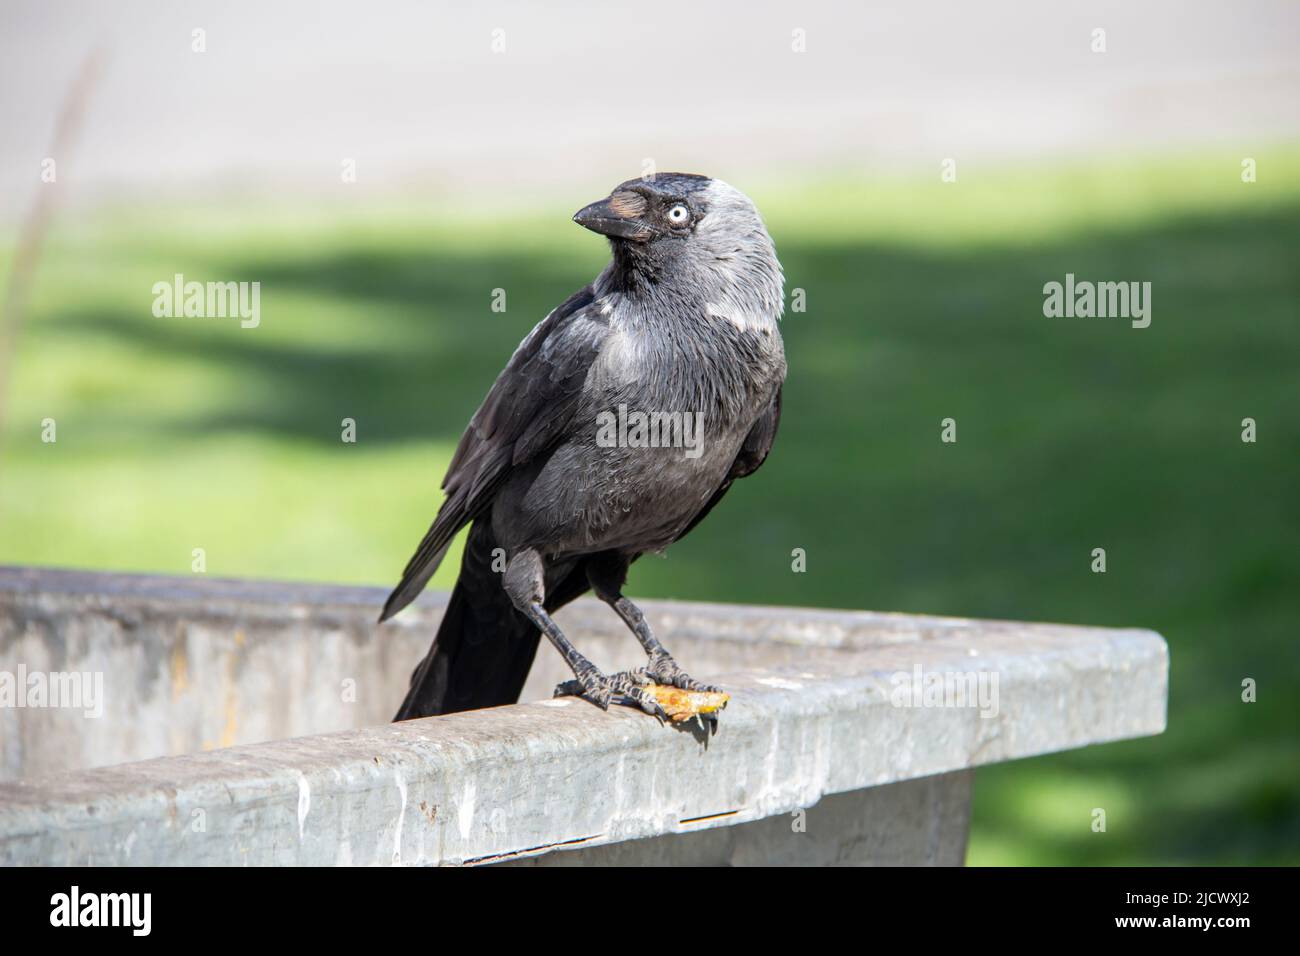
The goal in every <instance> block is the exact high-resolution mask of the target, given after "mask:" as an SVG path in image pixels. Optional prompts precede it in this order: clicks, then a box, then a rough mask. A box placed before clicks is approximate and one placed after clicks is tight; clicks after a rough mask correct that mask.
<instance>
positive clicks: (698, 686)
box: [634, 654, 722, 694]
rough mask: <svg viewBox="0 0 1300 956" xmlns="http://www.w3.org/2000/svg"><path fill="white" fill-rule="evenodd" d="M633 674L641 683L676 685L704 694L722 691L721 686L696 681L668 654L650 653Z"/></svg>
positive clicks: (682, 688)
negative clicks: (643, 664) (644, 663)
mask: <svg viewBox="0 0 1300 956" xmlns="http://www.w3.org/2000/svg"><path fill="white" fill-rule="evenodd" d="M634 676H635V677H637V678H638V679H639V681H640V683H643V684H663V685H665V686H667V687H677V688H680V689H681V690H689V691H697V692H700V693H705V694H720V693H722V688H721V687H715V686H714V685H712V684H705V683H703V682H701V681H697V680H696V679H695V678H694V677H692V676H691V675H690V674H688V673H686V671H684V670H682V668H681V665H680V664H678V663H677V662H676V661H675V660H673V659H672V657H670V656H669V655H668V654H653V655H651V657H650V660H649V661H648V662H647V664H646V666H645V667H643V668H641V669H640V670H638V671H635V672H634Z"/></svg>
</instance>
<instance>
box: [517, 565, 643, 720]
mask: <svg viewBox="0 0 1300 956" xmlns="http://www.w3.org/2000/svg"><path fill="white" fill-rule="evenodd" d="M502 584H503V585H504V587H505V590H506V594H507V595H509V596H510V600H511V603H513V604H514V606H515V607H516V608H517V609H518V610H519V612H520V613H521V614H523V615H524V616H525V617H527V618H528V619H529V620H530V621H532V622H533V623H534V624H536V625H537V627H538V629H539V630H540V631H541V632H542V633H543V634H545V635H546V637H547V639H548V640H549V641H550V642H551V643H552V644H553V645H555V649H556V650H557V651H559V652H560V656H561V657H563V658H564V662H565V663H566V664H568V665H569V667H570V669H572V671H573V675H574V680H571V681H565V682H564V683H563V684H560V685H559V686H558V687H556V688H555V696H556V697H568V696H574V697H581V698H583V699H584V700H587V701H590V702H591V703H593V704H595V705H596V706H597V707H599V708H600V709H601V710H609V705H610V704H624V705H627V706H631V707H640V708H641V709H642V710H644V711H645V712H646V713H648V714H651V715H653V716H654V717H657V718H659V720H660V722H662V721H663V720H664V718H666V717H667V716H668V715H667V714H666V713H665V712H664V709H663V708H662V707H660V706H659V702H658V701H657V700H655V698H654V695H653V694H652V693H650V691H648V690H646V689H644V688H643V687H642V686H641V685H640V683H638V682H637V681H636V680H635V679H634V678H633V677H632V675H630V674H614V675H612V676H607V675H605V674H602V673H601V672H600V670H599V669H598V668H597V667H596V665H595V664H593V663H592V662H591V661H589V660H587V658H586V657H584V656H583V655H582V652H580V651H579V650H578V649H577V648H576V647H574V646H573V644H572V642H570V641H569V639H568V638H567V637H565V636H564V632H563V631H561V630H560V628H559V626H558V625H557V624H556V623H555V622H554V621H553V620H551V616H550V615H549V614H547V613H546V608H545V607H544V603H545V600H546V587H545V583H544V578H543V568H542V556H541V555H540V554H538V552H537V551H535V550H533V549H531V548H530V549H528V550H526V551H521V552H519V553H518V554H516V555H515V556H514V557H513V558H511V559H510V562H509V563H508V564H507V565H506V571H505V574H504V575H503V581H502Z"/></svg>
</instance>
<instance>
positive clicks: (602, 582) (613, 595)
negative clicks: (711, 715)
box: [587, 560, 721, 693]
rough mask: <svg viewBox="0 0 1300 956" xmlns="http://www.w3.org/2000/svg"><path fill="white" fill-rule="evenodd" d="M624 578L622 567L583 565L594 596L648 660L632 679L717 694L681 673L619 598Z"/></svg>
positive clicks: (641, 616) (630, 606)
mask: <svg viewBox="0 0 1300 956" xmlns="http://www.w3.org/2000/svg"><path fill="white" fill-rule="evenodd" d="M625 574H626V567H625V566H620V565H614V564H613V563H612V562H609V561H601V560H595V561H592V562H591V563H589V564H588V565H587V580H589V581H590V582H591V587H592V590H594V591H595V592H596V596H597V597H598V598H600V599H601V600H602V601H604V602H605V603H606V604H608V605H609V606H610V607H612V608H613V609H614V613H616V614H617V615H618V616H619V617H621V618H622V619H623V623H624V624H626V625H627V626H628V628H630V629H631V631H632V633H633V634H635V635H636V639H637V640H638V641H640V643H641V646H642V647H643V648H644V649H645V652H646V656H647V657H649V658H650V660H649V661H648V662H647V664H646V666H645V667H644V668H642V669H641V670H639V671H635V672H633V674H632V676H633V677H636V678H640V679H644V680H646V681H648V682H653V683H655V684H664V685H667V686H669V687H680V688H681V689H682V690H692V691H705V692H707V693H720V692H721V689H720V688H717V687H714V686H713V685H712V684H704V683H701V682H700V681H697V680H696V679H695V678H694V677H692V676H691V675H690V674H688V673H686V671H684V670H682V668H681V665H680V664H678V663H677V661H675V660H673V656H672V655H671V654H669V653H668V648H666V647H664V646H663V645H662V644H660V643H659V638H657V637H655V636H654V632H653V631H651V630H650V624H649V622H648V621H646V619H645V615H644V614H642V613H641V609H640V608H639V607H637V606H636V605H635V604H633V603H632V602H631V601H630V600H628V599H627V598H626V597H624V596H623V591H622V588H623V579H624V575H625Z"/></svg>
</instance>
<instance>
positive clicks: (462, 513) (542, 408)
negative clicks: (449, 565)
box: [380, 286, 609, 621]
mask: <svg viewBox="0 0 1300 956" xmlns="http://www.w3.org/2000/svg"><path fill="white" fill-rule="evenodd" d="M593 300H594V295H593V293H592V289H591V286H588V287H586V288H585V289H583V290H581V291H580V292H577V293H575V294H574V295H572V296H570V297H569V298H568V299H567V300H566V301H565V302H564V304H563V305H561V306H560V307H559V308H557V309H556V310H555V311H554V312H552V313H551V314H550V315H548V316H547V317H546V318H545V319H543V320H542V321H541V322H540V323H538V325H537V327H536V328H534V329H533V331H532V332H531V333H529V335H528V337H527V338H526V339H524V341H523V342H522V343H521V344H520V346H519V348H518V349H516V350H515V354H514V355H513V356H511V358H510V361H509V362H508V363H507V364H506V367H505V369H504V370H503V371H502V372H501V374H500V375H499V376H498V377H497V380H496V382H495V383H494V384H493V386H492V389H491V390H490V391H489V392H488V394H487V398H485V399H484V400H483V404H482V405H480V406H479V409H478V411H477V412H475V413H474V417H473V418H472V419H471V420H470V423H469V427H468V428H466V429H465V434H464V435H463V436H462V437H461V440H460V444H459V445H458V446H457V448H456V453H455V454H454V455H453V456H452V460H451V465H450V467H449V468H448V469H447V476H446V477H445V478H444V479H443V482H442V487H443V489H444V490H445V491H446V492H447V497H446V500H445V501H444V502H443V504H442V507H441V509H439V511H438V516H437V517H436V518H435V519H434V521H433V524H432V525H431V526H430V528H429V530H428V532H427V533H426V534H425V536H424V540H423V541H421V542H420V546H419V548H418V549H417V550H416V552H415V554H414V556H412V558H411V560H410V562H409V563H408V564H407V566H406V570H405V571H404V572H403V573H402V580H401V582H400V583H399V584H398V586H397V587H396V589H394V591H393V593H392V594H391V595H390V596H389V598H388V602H387V603H386V604H385V605H384V612H383V615H382V616H381V617H380V620H381V621H382V620H386V619H388V618H389V617H392V616H393V615H394V614H396V613H397V612H398V611H400V610H401V609H402V608H403V607H405V606H406V605H407V604H409V603H410V602H411V601H413V600H414V599H415V597H416V595H418V594H419V593H420V591H421V590H423V589H424V586H425V585H426V584H427V583H428V581H429V578H430V577H432V576H433V572H434V571H435V570H436V569H437V567H438V563H439V562H440V561H441V560H442V556H443V554H444V553H445V552H446V550H447V546H448V545H449V544H450V543H451V540H452V538H454V537H455V536H456V533H457V532H458V531H460V529H461V528H463V527H464V526H465V525H466V524H468V523H469V522H470V521H472V520H473V519H474V518H476V517H478V515H479V514H481V513H482V512H483V511H484V510H485V509H486V508H487V506H488V505H489V504H490V503H491V501H492V498H493V497H494V495H495V494H496V491H497V489H498V488H500V486H501V484H502V483H503V482H504V481H505V479H506V478H507V477H508V476H509V474H510V472H511V471H512V470H513V469H514V468H517V467H519V466H520V465H523V464H526V463H527V462H529V461H532V460H533V459H534V458H536V457H537V456H538V455H540V454H542V453H543V452H545V451H547V450H549V449H550V448H551V447H552V446H553V445H554V444H555V443H556V442H557V441H558V440H559V439H561V438H562V437H563V435H564V434H565V431H566V429H567V428H568V427H569V425H570V423H571V422H572V419H573V413H574V410H575V409H576V408H577V406H578V402H579V400H580V397H581V392H582V385H583V382H584V381H585V380H586V378H587V373H588V371H589V370H590V368H591V365H592V363H593V362H594V361H595V359H596V356H597V355H598V354H599V353H600V349H601V346H602V345H603V344H604V342H605V339H606V338H607V336H608V334H609V321H608V319H607V318H606V317H605V316H603V315H602V314H600V312H599V310H598V309H595V308H592V302H593Z"/></svg>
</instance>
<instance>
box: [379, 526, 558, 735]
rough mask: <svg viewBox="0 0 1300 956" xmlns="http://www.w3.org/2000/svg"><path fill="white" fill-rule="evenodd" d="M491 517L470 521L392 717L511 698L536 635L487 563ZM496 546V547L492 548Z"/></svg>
mask: <svg viewBox="0 0 1300 956" xmlns="http://www.w3.org/2000/svg"><path fill="white" fill-rule="evenodd" d="M496 548H497V545H496V542H495V540H494V539H493V538H492V532H491V523H490V522H489V521H488V520H481V521H476V522H474V524H473V525H472V526H471V528H470V532H469V540H468V541H467V542H466V543H465V553H464V556H463V557H462V558H461V566H460V577H459V578H458V579H457V581H456V588H455V590H453V591H452V592H451V599H450V600H449V601H448V602H447V612H446V613H445V614H444V615H443V618H442V623H441V624H440V625H439V627H438V636H437V637H436V638H435V639H434V642H433V646H432V647H431V648H429V653H428V654H426V655H425V657H424V660H422V661H421V662H420V664H419V666H418V667H416V669H415V672H414V673H413V674H412V675H411V687H410V689H409V690H408V691H407V693H406V700H404V701H403V702H402V707H401V709H400V710H399V711H398V712H397V716H396V717H394V718H393V719H394V720H411V719H412V718H415V717H432V716H434V715H435V714H450V713H454V712H456V711H461V710H477V709H479V708H481V707H496V706H499V705H501V704H513V703H514V702H515V701H516V700H518V699H519V693H520V691H522V690H523V687H524V681H525V680H527V678H528V671H529V669H530V668H531V667H532V664H533V657H534V656H535V655H536V653H537V643H538V640H539V638H540V636H541V634H540V632H539V631H538V630H537V628H536V627H535V626H533V624H532V622H530V621H529V620H528V619H527V618H526V617H524V616H523V615H522V614H520V613H519V612H518V611H516V610H515V608H514V605H512V604H511V603H510V598H509V597H508V596H507V595H506V592H505V588H503V587H502V586H501V574H500V571H499V569H496V568H493V566H492V562H493V560H494V558H493V551H494V550H496ZM498 554H499V552H498Z"/></svg>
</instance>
